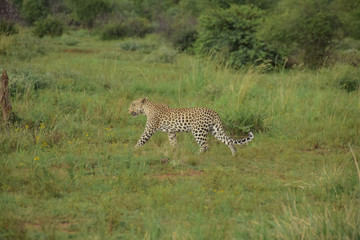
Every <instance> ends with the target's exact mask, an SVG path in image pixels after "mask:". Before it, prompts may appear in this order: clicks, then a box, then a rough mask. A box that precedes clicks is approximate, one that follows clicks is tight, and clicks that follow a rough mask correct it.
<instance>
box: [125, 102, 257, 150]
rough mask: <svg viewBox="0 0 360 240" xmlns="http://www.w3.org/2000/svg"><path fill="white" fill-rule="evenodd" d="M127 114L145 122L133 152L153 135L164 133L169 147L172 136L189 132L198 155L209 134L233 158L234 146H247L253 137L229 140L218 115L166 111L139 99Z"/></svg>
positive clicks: (198, 110) (192, 110)
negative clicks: (143, 116)
mask: <svg viewBox="0 0 360 240" xmlns="http://www.w3.org/2000/svg"><path fill="white" fill-rule="evenodd" d="M128 111H129V113H130V114H131V115H132V116H137V115H139V114H145V115H146V116H147V122H146V126H145V130H144V133H143V134H142V136H141V137H140V139H139V140H138V142H137V144H136V146H135V149H136V148H139V147H141V146H142V145H144V144H145V143H146V142H147V141H148V140H149V139H150V137H151V136H152V135H153V134H154V133H155V132H157V131H162V132H166V133H167V134H168V137H169V141H170V145H171V146H175V145H176V132H191V133H192V134H193V135H194V137H195V140H196V142H197V143H198V144H199V145H200V152H205V151H206V150H207V148H208V144H207V142H206V137H207V135H208V133H211V134H212V135H213V136H214V137H215V138H216V139H218V140H219V141H221V142H223V143H224V144H225V145H227V146H228V147H229V148H230V150H231V153H232V155H235V154H236V148H235V145H236V144H245V143H248V142H250V141H251V140H252V139H253V138H254V135H253V134H252V133H251V132H249V136H248V137H247V138H243V139H238V140H236V139H232V138H230V137H228V136H227V135H226V133H225V131H224V128H223V125H222V123H221V120H220V117H219V115H218V114H217V113H216V112H215V111H214V110H211V109H209V108H169V107H168V106H167V105H166V104H162V103H154V102H151V101H150V100H148V99H147V98H140V99H137V100H135V101H134V102H132V103H131V105H130V107H129V110H128Z"/></svg>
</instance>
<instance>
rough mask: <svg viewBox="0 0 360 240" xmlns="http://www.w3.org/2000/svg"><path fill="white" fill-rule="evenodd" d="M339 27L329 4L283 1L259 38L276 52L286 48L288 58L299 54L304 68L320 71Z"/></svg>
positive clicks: (294, 0)
mask: <svg viewBox="0 0 360 240" xmlns="http://www.w3.org/2000/svg"><path fill="white" fill-rule="evenodd" d="M290 6H291V7H290ZM339 27H340V23H339V20H338V18H337V16H336V14H335V13H334V11H332V9H331V8H330V5H329V4H328V0H320V1H312V0H306V1H296V0H283V1H281V2H280V4H279V7H278V8H277V9H276V11H275V12H274V13H273V15H272V17H269V18H268V19H267V21H265V22H264V24H263V31H262V38H263V39H265V40H266V41H268V42H272V43H273V44H275V45H277V46H278V47H279V48H282V46H285V47H286V50H287V51H288V53H289V54H294V52H295V51H296V52H297V53H299V51H300V53H301V54H302V61H303V62H304V63H305V64H307V65H308V66H311V67H319V66H322V65H323V64H324V61H325V60H326V58H327V56H328V51H329V50H330V47H331V46H333V44H334V41H333V40H334V38H335V37H336V33H337V29H338V28H339Z"/></svg>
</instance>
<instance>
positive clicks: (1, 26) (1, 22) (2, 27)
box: [0, 19, 18, 36]
mask: <svg viewBox="0 0 360 240" xmlns="http://www.w3.org/2000/svg"><path fill="white" fill-rule="evenodd" d="M16 33H18V29H17V28H16V26H15V23H14V22H12V21H8V20H6V19H0V35H5V36H9V35H12V34H16Z"/></svg>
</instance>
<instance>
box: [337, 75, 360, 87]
mask: <svg viewBox="0 0 360 240" xmlns="http://www.w3.org/2000/svg"><path fill="white" fill-rule="evenodd" d="M339 86H340V88H342V89H344V90H346V91H347V92H352V91H356V90H358V89H359V86H360V71H358V70H357V71H356V70H354V71H348V72H346V73H345V74H344V75H343V76H341V77H340V79H339Z"/></svg>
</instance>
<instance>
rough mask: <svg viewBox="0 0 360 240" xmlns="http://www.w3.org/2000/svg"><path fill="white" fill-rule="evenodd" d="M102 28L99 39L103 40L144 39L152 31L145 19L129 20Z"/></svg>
mask: <svg viewBox="0 0 360 240" xmlns="http://www.w3.org/2000/svg"><path fill="white" fill-rule="evenodd" d="M103 28H104V29H103V31H102V33H101V39H103V40H113V39H119V38H125V37H144V36H145V35H146V34H147V33H149V32H151V30H152V28H151V25H150V23H149V21H148V20H147V19H145V18H130V19H126V20H124V21H120V22H118V23H109V24H107V25H106V26H104V27H103Z"/></svg>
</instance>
